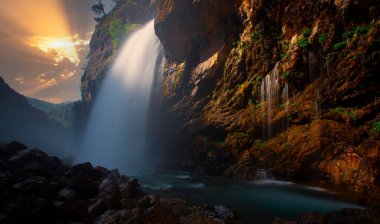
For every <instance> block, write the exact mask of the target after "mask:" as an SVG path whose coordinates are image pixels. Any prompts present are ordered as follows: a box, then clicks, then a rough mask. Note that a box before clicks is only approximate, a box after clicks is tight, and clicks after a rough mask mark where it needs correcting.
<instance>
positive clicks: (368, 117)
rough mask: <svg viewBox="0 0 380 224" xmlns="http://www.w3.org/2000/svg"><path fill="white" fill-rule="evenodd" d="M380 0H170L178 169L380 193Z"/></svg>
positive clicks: (164, 9) (167, 24) (169, 97)
mask: <svg viewBox="0 0 380 224" xmlns="http://www.w3.org/2000/svg"><path fill="white" fill-rule="evenodd" d="M379 10H380V7H379V1H376V0H366V1H350V0H347V1H337V0H336V1H332V0H328V1H311V0H287V1H261V0H255V1H248V0H240V1H228V0H226V1H216V0H204V1H190V0H183V1H176V0H161V1H160V3H159V6H158V13H157V19H156V24H155V27H156V33H157V35H158V37H159V38H160V40H161V42H162V44H163V46H164V49H165V53H166V55H165V56H166V61H165V73H164V77H163V89H164V95H165V108H166V111H167V116H168V117H167V120H166V122H167V125H166V127H168V130H167V131H166V132H165V133H168V134H167V135H166V139H167V142H170V143H171V145H170V147H169V148H170V149H171V150H172V151H171V152H174V153H176V154H177V155H178V159H177V160H176V161H178V163H177V164H174V165H175V166H177V167H181V168H184V169H187V170H192V171H199V172H205V173H218V174H226V175H230V176H233V177H235V178H242V179H252V178H255V170H256V168H258V167H260V168H263V167H265V168H267V169H268V170H269V171H270V172H271V173H272V174H273V175H274V176H275V177H277V178H280V179H292V180H298V181H315V182H317V183H319V184H325V185H330V186H331V185H334V186H340V187H343V188H347V189H350V190H354V191H358V192H362V193H364V198H365V199H366V200H367V201H376V200H378V199H375V198H378V197H379V189H380V188H379V186H380V173H379V168H380V167H379V166H380V165H379V164H380V157H379V146H380V139H379V125H380V124H379V120H380V113H379V112H380V105H379V104H380V101H379V94H380V86H379V85H378V83H379V73H380V64H379V62H380V60H379V59H380V39H379V36H380V35H379V34H380V33H379V32H380V19H379V17H378V15H379Z"/></svg>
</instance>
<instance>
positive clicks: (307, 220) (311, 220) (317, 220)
mask: <svg viewBox="0 0 380 224" xmlns="http://www.w3.org/2000/svg"><path fill="white" fill-rule="evenodd" d="M323 223H324V216H323V215H322V214H320V213H318V212H305V213H303V214H301V215H300V216H298V218H297V224H323Z"/></svg>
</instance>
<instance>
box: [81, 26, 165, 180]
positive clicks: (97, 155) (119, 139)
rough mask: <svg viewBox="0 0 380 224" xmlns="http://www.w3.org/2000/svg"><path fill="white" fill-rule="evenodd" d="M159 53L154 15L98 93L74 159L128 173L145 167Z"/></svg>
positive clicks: (124, 48)
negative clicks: (149, 113) (149, 114)
mask: <svg viewBox="0 0 380 224" xmlns="http://www.w3.org/2000/svg"><path fill="white" fill-rule="evenodd" d="M159 52H160V42H159V40H158V38H157V37H156V35H155V32H154V21H153V20H152V21H150V22H149V23H148V24H147V25H145V26H144V27H142V28H141V29H140V30H138V31H136V32H135V33H134V34H132V35H131V36H130V38H129V39H128V40H127V42H126V43H125V44H124V45H123V46H122V48H121V50H120V53H119V55H118V56H117V58H116V60H115V62H114V64H113V66H112V68H111V70H110V71H109V73H108V75H107V77H106V79H105V80H104V81H103V84H102V87H101V89H100V91H99V93H98V95H97V98H96V101H95V104H94V106H93V108H92V112H91V115H90V119H89V123H88V125H87V129H86V133H85V136H84V139H83V142H82V146H81V148H80V151H79V154H78V155H77V157H76V159H75V162H84V161H90V162H91V163H93V164H94V165H101V166H105V167H107V168H119V169H121V170H122V171H123V172H124V173H126V174H136V173H137V172H139V171H141V169H145V168H147V164H146V162H145V159H144V158H146V156H145V155H144V153H145V149H146V147H147V145H148V144H149V141H148V139H147V131H148V130H147V119H148V110H149V104H150V100H151V94H152V86H153V82H154V76H155V71H156V64H157V58H158V56H159Z"/></svg>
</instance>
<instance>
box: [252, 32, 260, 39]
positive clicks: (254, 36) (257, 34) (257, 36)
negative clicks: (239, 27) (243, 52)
mask: <svg viewBox="0 0 380 224" xmlns="http://www.w3.org/2000/svg"><path fill="white" fill-rule="evenodd" d="M261 36H262V34H261V32H260V31H254V32H252V33H251V39H252V40H259V39H260V38H261Z"/></svg>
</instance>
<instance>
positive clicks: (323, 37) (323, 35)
mask: <svg viewBox="0 0 380 224" xmlns="http://www.w3.org/2000/svg"><path fill="white" fill-rule="evenodd" d="M327 37H328V34H327V33H321V34H320V35H319V37H318V42H319V43H320V44H323V43H324V42H325V41H326V40H327Z"/></svg>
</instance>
